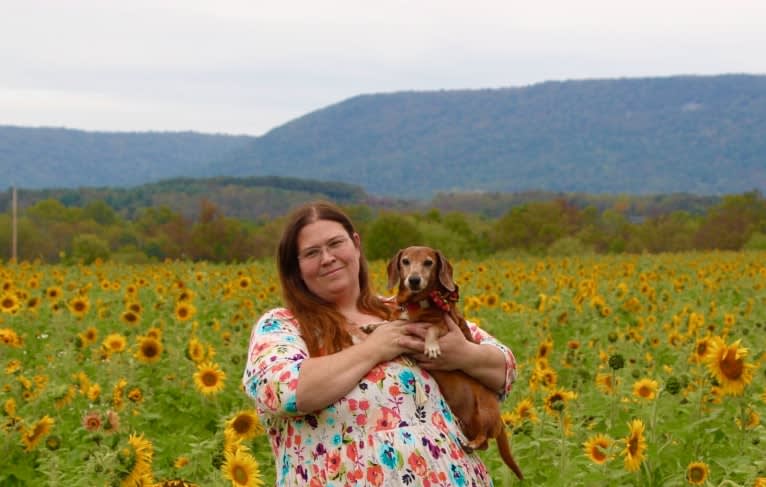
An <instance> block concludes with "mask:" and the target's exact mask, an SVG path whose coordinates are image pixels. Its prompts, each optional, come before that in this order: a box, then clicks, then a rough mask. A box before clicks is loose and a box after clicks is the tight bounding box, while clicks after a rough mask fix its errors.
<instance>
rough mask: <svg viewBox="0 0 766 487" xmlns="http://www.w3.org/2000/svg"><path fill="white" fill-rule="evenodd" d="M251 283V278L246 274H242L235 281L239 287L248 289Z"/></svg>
mask: <svg viewBox="0 0 766 487" xmlns="http://www.w3.org/2000/svg"><path fill="white" fill-rule="evenodd" d="M251 284H252V280H251V279H250V278H249V277H247V276H242V277H240V278H239V280H238V281H237V286H238V287H239V288H240V289H249V288H250V285H251Z"/></svg>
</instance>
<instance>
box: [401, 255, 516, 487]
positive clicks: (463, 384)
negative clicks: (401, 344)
mask: <svg viewBox="0 0 766 487" xmlns="http://www.w3.org/2000/svg"><path fill="white" fill-rule="evenodd" d="M397 285H398V293H397V296H396V301H397V303H398V304H399V306H400V307H401V309H402V316H400V318H402V319H407V320H410V321H420V322H427V323H432V326H430V327H429V328H428V331H427V332H426V339H425V350H424V353H425V354H426V355H427V356H429V357H431V358H436V357H438V356H439V355H440V354H441V350H440V349H439V341H438V340H439V337H441V336H442V335H444V334H445V333H447V331H448V327H447V323H446V322H445V319H444V315H445V313H448V314H449V315H450V317H451V318H452V319H453V320H454V321H455V323H457V325H458V326H459V327H460V330H461V331H462V332H463V335H465V337H466V338H467V339H468V340H470V341H472V342H474V339H473V337H472V336H471V332H470V330H469V329H468V325H467V324H466V321H465V318H463V316H462V315H461V314H460V312H459V311H458V309H457V307H456V306H455V304H456V301H457V286H456V285H455V282H454V280H453V278H452V265H451V264H450V263H449V262H448V261H447V259H446V258H445V257H444V255H443V254H442V253H441V252H439V251H438V250H435V249H432V248H430V247H408V248H406V249H403V250H400V251H399V252H398V253H397V254H396V256H394V257H393V258H392V259H391V261H390V262H389V263H388V287H389V288H393V287H394V286H397ZM435 301H436V302H435ZM439 301H440V302H441V303H439ZM445 304H446V305H445ZM440 305H441V307H440ZM429 372H430V374H431V375H432V376H433V377H434V379H435V380H436V382H437V383H438V384H439V389H440V390H441V392H442V394H443V395H444V398H445V400H446V401H447V404H449V406H450V409H451V410H452V412H453V414H454V415H455V416H456V417H457V418H458V419H459V422H460V426H461V428H462V430H463V433H464V434H465V436H466V438H467V439H468V444H467V445H464V446H465V447H466V449H471V450H472V449H485V448H487V441H488V440H489V438H494V439H495V441H496V442H497V446H498V449H499V451H500V456H501V457H502V458H503V461H504V462H505V464H506V465H508V467H509V468H510V469H511V470H513V472H514V473H515V474H516V476H517V477H518V478H519V479H523V478H524V476H523V475H522V473H521V469H520V468H519V466H518V465H517V464H516V461H515V460H514V458H513V455H512V454H511V448H510V445H509V444H508V438H507V436H506V433H505V424H504V423H503V420H502V418H501V415H500V401H499V399H498V397H497V394H496V393H495V392H493V391H490V390H489V389H488V388H487V387H485V386H484V385H482V384H481V383H480V382H479V381H477V380H476V379H474V378H473V377H471V376H469V375H468V374H466V373H464V372H462V371H459V370H454V371H443V370H432V371H429Z"/></svg>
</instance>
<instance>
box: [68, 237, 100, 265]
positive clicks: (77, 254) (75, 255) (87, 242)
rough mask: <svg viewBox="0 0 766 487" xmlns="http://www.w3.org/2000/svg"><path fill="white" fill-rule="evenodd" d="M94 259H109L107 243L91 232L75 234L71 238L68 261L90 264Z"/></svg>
mask: <svg viewBox="0 0 766 487" xmlns="http://www.w3.org/2000/svg"><path fill="white" fill-rule="evenodd" d="M96 259H101V260H107V259H109V244H108V243H107V242H106V241H105V240H103V239H101V238H99V237H98V236H96V235H93V234H85V235H77V236H75V237H74V239H72V252H71V254H70V256H69V259H68V260H69V262H70V263H79V262H82V263H83V264H92V263H93V262H94V261H95V260H96Z"/></svg>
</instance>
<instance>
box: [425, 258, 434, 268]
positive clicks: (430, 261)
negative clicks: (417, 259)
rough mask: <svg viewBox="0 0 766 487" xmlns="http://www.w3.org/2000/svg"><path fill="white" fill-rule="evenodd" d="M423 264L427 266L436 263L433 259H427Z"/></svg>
mask: <svg viewBox="0 0 766 487" xmlns="http://www.w3.org/2000/svg"><path fill="white" fill-rule="evenodd" d="M423 265H424V266H426V267H431V266H432V265H434V261H432V260H431V259H426V260H425V262H423Z"/></svg>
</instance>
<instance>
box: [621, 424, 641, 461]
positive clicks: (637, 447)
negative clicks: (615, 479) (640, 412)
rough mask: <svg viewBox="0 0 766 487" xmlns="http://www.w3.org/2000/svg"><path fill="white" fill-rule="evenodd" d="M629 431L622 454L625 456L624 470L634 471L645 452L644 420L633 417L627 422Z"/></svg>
mask: <svg viewBox="0 0 766 487" xmlns="http://www.w3.org/2000/svg"><path fill="white" fill-rule="evenodd" d="M628 427H629V428H630V432H629V433H628V436H627V437H626V438H625V449H624V450H623V451H622V455H623V456H625V470H627V471H629V472H635V471H636V470H638V469H639V467H640V466H641V462H643V461H644V453H645V452H646V439H645V438H644V422H643V421H641V420H640V419H634V420H632V421H631V422H630V423H628Z"/></svg>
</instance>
